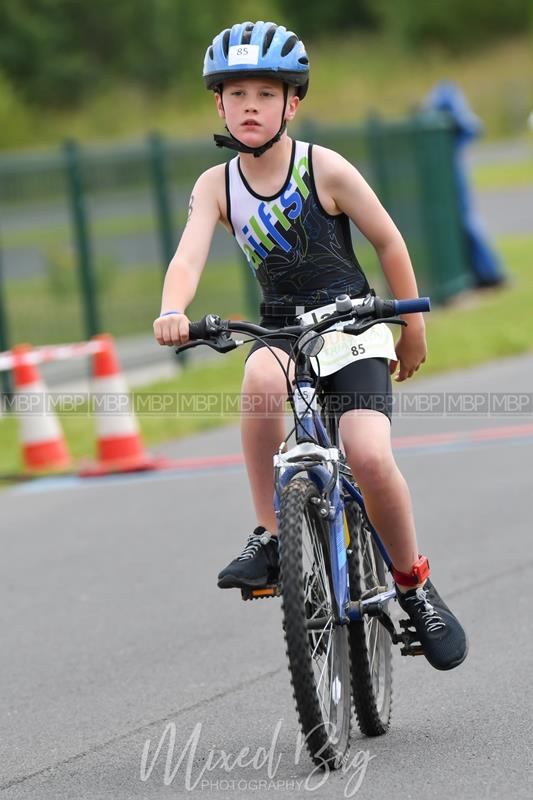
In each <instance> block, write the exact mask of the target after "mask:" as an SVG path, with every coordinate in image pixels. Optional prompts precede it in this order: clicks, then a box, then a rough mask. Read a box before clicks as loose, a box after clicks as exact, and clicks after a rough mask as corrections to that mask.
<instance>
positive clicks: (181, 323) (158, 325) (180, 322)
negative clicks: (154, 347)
mask: <svg viewBox="0 0 533 800" xmlns="http://www.w3.org/2000/svg"><path fill="white" fill-rule="evenodd" d="M154 336H155V338H156V339H157V341H158V342H159V344H166V345H167V346H168V347H177V346H178V345H179V344H185V343H186V342H188V341H189V320H188V318H187V317H186V316H185V314H168V315H166V316H164V317H158V318H157V319H156V320H155V321H154Z"/></svg>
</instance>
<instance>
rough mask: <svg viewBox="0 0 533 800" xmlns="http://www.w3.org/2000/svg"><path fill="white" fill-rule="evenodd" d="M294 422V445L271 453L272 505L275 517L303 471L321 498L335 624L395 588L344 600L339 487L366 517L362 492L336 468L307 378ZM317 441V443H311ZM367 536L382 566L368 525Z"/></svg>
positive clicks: (298, 389) (298, 393) (299, 384)
mask: <svg viewBox="0 0 533 800" xmlns="http://www.w3.org/2000/svg"><path fill="white" fill-rule="evenodd" d="M293 400H294V416H295V420H296V442H297V443H296V445H295V446H294V447H293V448H291V449H290V450H289V451H288V452H286V453H283V454H282V453H278V454H277V455H275V456H274V468H275V478H274V487H275V489H274V508H275V511H276V516H278V515H279V505H280V498H281V493H282V491H283V489H284V488H285V486H286V485H287V484H288V483H289V481H291V480H292V478H294V476H295V475H297V474H298V473H299V472H306V474H307V476H308V477H309V478H310V480H312V481H313V482H314V483H315V485H316V486H317V488H318V490H319V491H320V493H321V495H322V496H323V497H324V502H323V504H322V506H321V508H320V512H319V513H320V514H321V515H323V516H324V517H326V518H327V519H328V521H329V526H328V528H329V537H330V542H329V543H330V558H331V574H332V579H333V592H334V595H335V602H336V611H337V621H338V622H339V623H341V624H344V623H347V622H348V621H353V620H358V619H361V618H362V614H363V613H364V609H365V605H367V606H369V605H374V604H376V603H378V604H379V603H383V602H386V601H387V600H390V599H392V598H393V597H395V595H396V592H395V589H391V590H388V591H386V592H381V593H379V594H376V595H374V596H373V597H372V598H368V599H366V600H365V599H363V600H361V601H360V602H359V603H356V604H350V587H349V578H348V567H347V556H346V546H347V542H346V539H345V519H344V500H343V491H344V492H346V493H348V494H349V495H350V496H351V497H352V498H353V499H354V500H355V502H356V503H357V504H358V505H359V507H360V508H361V511H362V513H363V514H364V515H365V518H366V519H368V517H366V510H365V504H364V500H363V496H362V495H361V493H360V492H359V491H358V490H357V489H356V487H355V486H354V485H353V484H352V483H351V482H350V481H349V480H348V479H347V478H346V477H345V476H343V475H341V474H340V471H339V450H338V448H337V447H335V446H332V443H331V441H330V438H329V436H328V433H327V431H326V428H325V427H324V425H323V423H322V420H321V418H320V415H319V414H318V410H317V400H316V386H315V385H314V383H313V381H312V380H309V379H304V380H298V379H297V380H296V381H295V388H294V393H293ZM317 441H318V443H319V444H318V445H317V444H316V442H317ZM368 526H369V529H370V531H371V534H372V537H373V539H374V541H375V542H376V545H377V547H378V548H379V551H380V553H381V555H382V557H383V560H384V562H385V564H386V565H387V567H388V568H390V566H391V563H392V562H391V558H390V556H389V554H388V552H387V550H386V548H385V546H384V544H383V542H382V541H381V539H380V537H379V534H378V533H377V531H376V530H375V528H374V527H373V526H372V525H371V524H370V522H369V523H368Z"/></svg>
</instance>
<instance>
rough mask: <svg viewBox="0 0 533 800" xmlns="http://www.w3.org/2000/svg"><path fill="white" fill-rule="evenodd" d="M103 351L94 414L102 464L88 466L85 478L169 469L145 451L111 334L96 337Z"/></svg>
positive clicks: (96, 368) (98, 356) (97, 359)
mask: <svg viewBox="0 0 533 800" xmlns="http://www.w3.org/2000/svg"><path fill="white" fill-rule="evenodd" d="M93 341H97V342H100V343H101V345H102V347H101V349H100V350H99V351H98V352H97V353H95V354H94V357H93V387H92V391H93V411H94V413H95V418H96V435H97V450H98V464H95V465H89V466H84V467H82V468H81V470H80V471H79V474H80V475H81V476H83V477H91V476H98V475H106V474H108V473H111V472H135V471H139V470H149V469H157V468H159V467H162V466H166V463H164V462H163V460H157V459H154V458H153V457H152V456H150V455H149V454H147V453H146V452H145V450H144V447H143V443H142V439H141V434H140V431H139V425H138V423H137V419H136V417H135V415H134V413H133V411H132V409H131V402H130V398H129V393H128V387H127V384H126V380H125V378H124V376H123V375H122V373H121V371H120V366H119V363H118V358H117V355H116V351H115V346H114V343H113V338H112V337H111V336H110V335H109V334H100V335H98V336H95V337H93Z"/></svg>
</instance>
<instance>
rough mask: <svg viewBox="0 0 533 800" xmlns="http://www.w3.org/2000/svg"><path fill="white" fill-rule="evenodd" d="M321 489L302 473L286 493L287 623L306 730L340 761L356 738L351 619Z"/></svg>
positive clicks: (329, 758)
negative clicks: (336, 580) (339, 597)
mask: <svg viewBox="0 0 533 800" xmlns="http://www.w3.org/2000/svg"><path fill="white" fill-rule="evenodd" d="M319 503H320V494H319V492H318V490H317V488H316V486H315V485H314V484H313V483H312V481H310V480H309V479H307V478H305V479H304V478H296V479H294V480H292V481H291V482H290V483H289V484H288V486H287V487H286V488H285V489H284V491H283V493H282V496H281V500H280V518H279V556H280V577H281V600H282V613H283V628H284V633H285V641H286V645H287V656H288V659H289V671H290V675H291V682H292V686H293V690H294V699H295V701H296V709H297V712H298V716H299V719H300V725H301V728H302V732H303V734H304V736H305V739H306V744H307V747H308V749H309V752H310V754H311V757H312V759H313V760H314V762H315V763H316V764H319V765H321V766H323V767H325V766H326V765H327V766H328V767H330V768H336V767H338V766H340V764H341V762H342V758H343V756H344V755H345V753H346V750H347V748H348V744H349V738H350V713H351V691H350V651H349V643H348V626H347V625H339V624H337V620H336V617H337V614H336V611H335V603H334V594H333V588H332V581H331V568H330V556H329V549H330V547H329V523H328V522H327V520H325V519H324V518H323V517H322V516H321V515H320V512H319Z"/></svg>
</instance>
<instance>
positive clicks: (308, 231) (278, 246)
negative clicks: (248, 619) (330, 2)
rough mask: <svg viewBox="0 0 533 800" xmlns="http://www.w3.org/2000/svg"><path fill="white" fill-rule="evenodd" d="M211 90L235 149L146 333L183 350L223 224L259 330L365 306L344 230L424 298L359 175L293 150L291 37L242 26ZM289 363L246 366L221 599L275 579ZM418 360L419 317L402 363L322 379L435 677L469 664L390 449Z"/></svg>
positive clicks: (225, 49)
mask: <svg viewBox="0 0 533 800" xmlns="http://www.w3.org/2000/svg"><path fill="white" fill-rule="evenodd" d="M203 75H204V80H205V84H206V87H207V88H208V89H211V90H213V91H214V95H215V103H216V108H217V112H218V115H219V117H220V118H221V119H224V120H225V123H226V128H227V130H228V132H229V134H230V135H229V136H219V135H217V136H215V141H216V143H217V145H218V146H221V147H228V148H231V149H233V150H236V151H237V152H238V155H237V156H236V157H235V158H233V159H232V160H231V161H230V162H229V163H228V164H220V165H217V166H215V167H213V168H211V169H209V170H207V171H206V172H204V173H203V174H202V175H201V176H200V177H199V178H198V181H197V182H196V184H195V186H194V188H193V191H192V195H191V201H190V205H189V219H188V221H187V225H186V227H185V229H184V232H183V235H182V237H181V240H180V243H179V245H178V248H177V251H176V254H175V255H174V257H173V259H172V261H171V263H170V265H169V268H168V271H167V275H166V278H165V285H164V289H163V298H162V307H161V315H160V316H159V317H158V319H156V320H155V322H154V333H155V336H156V339H157V341H158V342H159V343H160V344H161V345H169V346H171V345H180V344H184V343H185V342H187V340H188V333H189V320H188V319H187V316H186V315H185V310H186V308H187V306H188V305H189V304H190V303H191V301H192V299H193V298H194V295H195V292H196V288H197V286H198V282H199V280H200V276H201V273H202V270H203V268H204V266H205V263H206V260H207V256H208V252H209V247H210V244H211V240H212V236H213V232H214V228H215V225H216V223H217V222H220V223H222V225H223V226H224V227H225V228H226V230H228V231H229V233H231V234H233V235H234V236H235V238H236V239H237V241H238V243H239V245H240V247H241V248H242V250H243V251H244V253H245V255H246V258H247V259H248V262H249V265H250V267H251V268H252V269H253V271H254V273H255V275H256V277H257V279H258V281H259V283H260V285H261V288H262V292H263V303H262V304H261V315H262V320H261V324H262V325H264V326H266V327H272V329H274V328H278V327H281V326H283V325H286V324H287V325H288V324H291V323H292V322H293V321H294V319H295V317H296V316H298V315H300V314H302V313H304V312H306V311H309V310H312V309H316V308H318V307H321V306H324V305H326V304H328V303H331V302H334V300H335V297H336V296H337V295H339V294H343V293H345V294H348V295H349V296H350V297H354V298H357V297H364V296H365V295H366V294H368V292H369V291H370V287H369V285H368V282H367V280H366V277H365V275H364V272H363V270H362V268H361V266H360V264H359V262H358V261H357V258H356V256H355V253H354V251H353V247H352V243H351V237H350V229H349V220H350V219H351V220H352V221H353V222H354V224H355V225H356V226H357V227H358V228H359V230H360V231H361V232H362V233H363V234H364V236H365V237H366V238H367V239H368V240H369V241H370V242H371V243H372V245H373V246H374V248H375V250H376V252H377V254H378V257H379V260H380V263H381V267H382V269H383V272H384V274H385V277H386V279H387V282H388V284H389V286H390V289H391V291H392V293H393V295H394V297H396V298H398V299H402V298H407V297H416V296H418V291H417V285H416V280H415V276H414V272H413V268H412V266H411V262H410V258H409V254H408V252H407V248H406V246H405V243H404V241H403V239H402V237H401V235H400V233H399V231H398V230H397V228H396V226H395V225H394V223H393V222H392V220H391V218H390V217H389V215H388V214H387V212H386V211H385V209H384V208H383V207H382V205H381V204H380V202H379V200H378V199H377V197H376V195H375V194H374V192H373V191H372V189H371V188H370V187H369V185H368V184H367V183H366V181H365V180H364V179H363V178H362V176H361V175H360V174H359V172H358V171H357V170H356V169H355V167H353V166H352V164H350V163H349V162H348V161H346V160H345V159H344V158H342V156H340V155H339V154H338V153H336V152H334V151H332V150H328V149H326V148H324V147H319V146H317V145H309V144H307V143H305V142H299V141H294V140H292V139H291V138H290V137H289V136H288V135H287V131H286V128H287V123H288V122H290V121H292V120H293V119H294V117H295V116H296V113H297V110H298V106H299V104H300V102H301V101H302V100H303V98H304V97H305V95H306V93H307V89H308V84H309V61H308V57H307V54H306V50H305V47H304V45H303V43H302V42H301V40H299V39H298V37H297V36H296V35H295V34H294V33H292V32H290V31H287V30H286V29H285V28H284V27H283V26H278V25H275V24H274V23H271V22H257V23H251V22H245V23H241V24H237V25H234V26H233V27H232V28H231V29H227V30H224V31H222V32H221V33H220V34H219V35H218V36H216V37H215V39H214V40H213V44H212V45H211V46H210V47H209V48H208V49H207V52H206V56H205V62H204V73H203ZM266 343H268V344H270V345H271V346H272V347H273V348H274V349H275V353H276V355H277V356H278V358H279V359H280V360H281V361H282V362H283V364H284V366H287V365H288V363H289V361H290V353H291V342H290V341H289V340H280V339H275V340H273V341H272V342H268V339H267V340H263V341H261V342H257V343H256V344H254V346H253V347H252V348H251V351H250V353H249V355H248V358H247V360H246V366H245V372H244V380H243V384H242V392H243V394H245V395H253V396H254V401H256V400H257V398H262V402H261V404H257V403H256V402H254V409H255V412H256V413H254V414H247V415H243V417H242V420H241V435H242V446H243V451H244V457H245V461H246V468H247V472H248V478H249V482H250V487H251V491H252V497H253V502H254V506H255V511H256V515H257V527H256V528H255V530H254V531H253V533H252V534H251V535H250V536H249V537H248V541H247V543H246V546H245V548H244V550H243V552H242V553H241V554H240V555H239V556H238V557H237V558H236V559H234V560H233V561H232V562H231V563H230V564H229V565H228V566H227V567H226V568H225V569H223V570H222V571H221V572H220V574H219V576H218V585H219V586H220V587H221V588H232V587H239V588H240V587H250V586H251V587H260V586H265V585H266V584H268V583H272V582H275V581H276V579H277V577H278V551H277V538H276V536H277V523H276V516H275V512H274V507H273V503H272V497H273V491H274V489H273V487H274V484H273V469H272V457H273V455H274V453H276V452H277V450H278V447H279V444H280V442H282V441H283V440H284V438H285V431H284V420H283V417H282V415H279V414H278V415H272V414H268V411H269V399H272V398H273V397H280V396H282V395H284V394H285V395H286V386H285V379H284V376H283V374H282V372H281V370H280V369H279V364H278V362H277V361H276V359H275V358H274V356H273V354H272V353H271V352H270V350H269V349H268V348H267V347H266V346H265V344H266ZM425 358H426V340H425V328H424V322H423V318H422V314H413V315H411V316H410V317H409V325H408V327H405V328H402V333H401V336H400V338H399V340H398V342H397V344H396V358H392V357H391V358H390V359H387V358H384V357H379V358H376V357H374V358H363V359H358V360H355V361H353V362H352V363H350V364H348V365H346V366H343V367H342V368H340V369H338V370H337V371H335V372H333V374H331V375H329V376H328V377H327V379H325V385H324V388H325V390H326V391H327V392H328V394H329V395H330V396H332V397H334V398H337V400H338V408H339V414H341V416H340V422H339V430H340V434H341V438H342V443H343V448H344V452H345V454H346V458H347V461H348V463H349V465H350V467H351V469H352V471H353V474H354V475H356V476H357V481H358V484H359V486H360V488H361V491H362V493H363V496H364V499H365V506H366V509H367V513H368V516H369V518H370V520H371V522H372V524H373V526H374V527H375V528H376V529H377V530H378V531H379V532H380V536H381V538H382V540H383V543H384V544H385V546H386V548H387V550H388V552H389V553H390V555H391V558H392V562H393V564H394V570H393V578H394V581H395V583H396V587H397V589H398V602H399V603H400V605H401V607H402V608H403V609H404V611H405V612H406V613H407V614H408V616H409V617H410V619H411V622H412V623H413V625H414V627H415V628H416V631H417V633H418V636H419V639H420V642H421V644H422V647H423V649H424V654H425V656H426V658H427V659H428V661H429V662H430V663H431V664H432V666H434V667H435V668H437V669H452V668H453V667H455V666H458V665H459V664H460V663H461V662H462V661H463V660H464V659H465V657H466V654H467V649H468V646H467V640H466V635H465V632H464V630H463V628H462V627H461V625H460V623H459V622H458V620H457V619H456V617H455V616H454V615H453V613H452V612H451V611H450V610H449V608H448V607H447V606H446V604H445V603H444V602H443V601H442V599H441V598H440V596H439V594H438V593H437V591H436V589H435V587H434V586H433V584H432V582H431V581H430V579H429V577H428V576H429V564H428V561H427V558H425V557H424V556H420V555H419V551H418V546H417V540H416V532H415V525H414V520H413V511H412V506H411V499H410V494H409V489H408V487H407V485H406V482H405V480H404V478H403V476H402V475H401V473H400V471H399V469H398V467H397V465H396V463H395V460H394V457H393V454H392V446H391V426H390V417H391V407H392V402H391V378H390V376H391V374H394V372H396V371H397V375H396V380H397V381H404V380H406V379H407V378H410V377H411V376H412V375H413V374H414V372H416V371H417V370H418V369H419V367H420V365H421V364H422V363H423V362H424V361H425Z"/></svg>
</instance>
